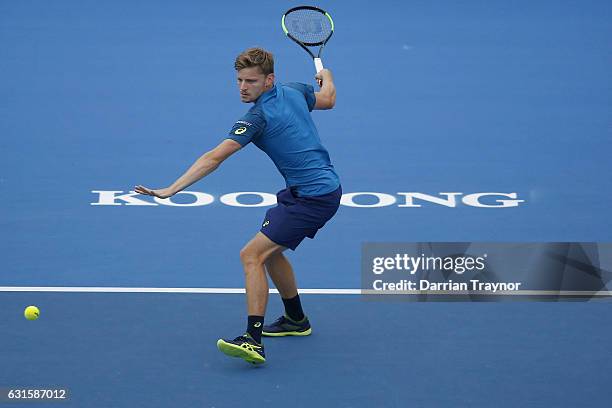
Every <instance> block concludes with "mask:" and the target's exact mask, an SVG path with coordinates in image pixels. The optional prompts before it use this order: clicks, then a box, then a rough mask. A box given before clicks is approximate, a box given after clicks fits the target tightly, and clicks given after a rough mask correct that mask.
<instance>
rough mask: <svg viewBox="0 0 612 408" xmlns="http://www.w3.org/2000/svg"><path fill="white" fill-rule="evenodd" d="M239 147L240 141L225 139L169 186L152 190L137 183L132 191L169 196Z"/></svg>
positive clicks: (185, 186) (207, 171) (195, 179)
mask: <svg viewBox="0 0 612 408" xmlns="http://www.w3.org/2000/svg"><path fill="white" fill-rule="evenodd" d="M241 147H242V146H241V145H240V143H238V142H236V141H234V140H230V139H225V140H224V141H223V142H221V143H220V144H219V145H218V146H217V147H215V148H214V149H212V150H210V151H208V152H206V153H204V154H203V155H202V156H200V158H199V159H198V160H196V161H195V163H193V165H191V167H190V168H189V170H187V171H186V172H185V174H183V175H182V176H181V177H179V178H178V179H177V180H176V181H175V182H174V183H172V185H171V186H170V187H166V188H162V189H159V190H152V189H149V188H147V187H144V186H140V185H139V186H136V187H135V188H134V191H136V192H137V193H140V194H145V195H150V196H155V197H159V198H168V197H171V196H173V195H174V194H176V193H178V192H179V191H182V190H184V189H186V188H187V187H189V186H190V185H192V184H193V183H195V182H196V181H198V180H200V179H201V178H203V177H205V176H207V175H209V174H210V173H212V172H213V171H215V170H216V169H217V167H219V165H220V164H221V163H222V162H223V161H224V160H225V159H227V158H228V157H230V156H231V155H232V154H234V153H236V152H237V151H238V150H240V148H241Z"/></svg>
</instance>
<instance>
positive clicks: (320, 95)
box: [314, 69, 336, 109]
mask: <svg viewBox="0 0 612 408" xmlns="http://www.w3.org/2000/svg"><path fill="white" fill-rule="evenodd" d="M315 78H316V79H317V81H318V82H319V85H321V89H320V90H319V92H315V97H316V102H315V106H314V109H331V108H333V107H334V105H335V104H336V86H335V85H334V77H333V76H332V73H331V71H330V70H329V69H322V70H321V71H319V73H317V75H316V76H315Z"/></svg>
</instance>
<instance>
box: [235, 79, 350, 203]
mask: <svg viewBox="0 0 612 408" xmlns="http://www.w3.org/2000/svg"><path fill="white" fill-rule="evenodd" d="M314 105H315V94H314V89H313V87H312V86H311V85H306V84H300V83H288V84H279V85H275V86H274V87H273V88H272V89H270V90H268V91H266V92H264V93H263V94H261V96H260V97H259V98H258V99H257V101H256V102H255V105H253V107H252V108H251V109H249V111H248V112H247V113H246V114H245V115H244V116H243V117H242V118H241V119H240V120H238V121H237V122H236V123H235V124H234V126H233V127H232V130H230V132H229V134H228V136H227V139H232V140H235V141H236V142H238V143H240V145H242V146H245V145H247V144H248V143H249V142H253V143H254V144H255V146H257V147H258V148H260V149H261V150H263V151H264V153H266V154H267V155H268V156H269V157H270V159H272V161H273V162H274V164H275V165H276V168H277V169H278V171H279V172H280V173H281V174H282V175H283V177H284V178H285V183H286V185H287V187H294V188H295V190H297V194H298V196H304V197H309V196H319V195H323V194H327V193H331V192H332V191H334V190H336V189H337V188H338V187H339V186H340V179H339V178H338V175H337V174H336V171H335V170H334V166H333V165H332V164H331V160H330V158H329V153H328V152H327V150H326V149H325V147H323V145H322V144H321V139H320V138H319V133H318V132H317V128H316V127H315V124H314V122H313V121H312V118H311V117H310V112H311V111H312V109H313V108H314Z"/></svg>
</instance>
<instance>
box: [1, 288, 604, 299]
mask: <svg viewBox="0 0 612 408" xmlns="http://www.w3.org/2000/svg"><path fill="white" fill-rule="evenodd" d="M0 292H75V293H205V294H243V293H245V290H244V288H130V287H90V286H0ZM299 292H300V294H307V295H362V294H363V295H412V296H415V295H428V296H430V295H447V296H448V295H455V296H460V295H463V296H464V295H483V296H500V295H503V296H597V297H607V296H612V291H609V290H601V291H578V290H561V291H555V290H514V291H497V292H488V291H472V292H470V291H382V290H380V291H378V290H367V289H366V290H362V289H300V290H299ZM270 293H275V294H277V293H278V290H276V289H270Z"/></svg>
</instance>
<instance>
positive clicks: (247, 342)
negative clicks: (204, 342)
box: [217, 333, 266, 364]
mask: <svg viewBox="0 0 612 408" xmlns="http://www.w3.org/2000/svg"><path fill="white" fill-rule="evenodd" d="M217 348H218V349H219V350H220V351H221V352H223V353H224V354H226V355H228V356H231V357H239V358H241V359H243V360H245V361H248V362H249V363H252V364H263V363H265V362H266V353H265V352H264V347H263V344H259V343H257V342H256V341H255V340H254V339H253V338H252V337H251V336H250V335H249V334H248V333H245V334H243V335H242V336H238V337H236V338H235V339H234V340H228V339H219V340H218V341H217Z"/></svg>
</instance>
